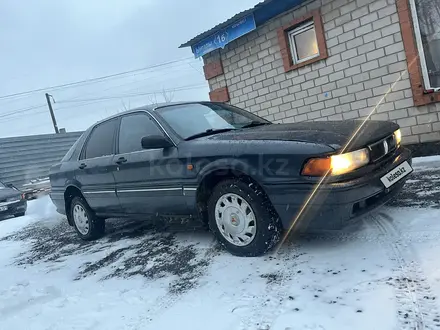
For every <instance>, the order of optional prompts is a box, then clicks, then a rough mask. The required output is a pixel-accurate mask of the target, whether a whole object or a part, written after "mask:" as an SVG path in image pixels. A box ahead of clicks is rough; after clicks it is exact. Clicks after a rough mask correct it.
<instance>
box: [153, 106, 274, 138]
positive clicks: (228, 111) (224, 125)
mask: <svg viewBox="0 0 440 330" xmlns="http://www.w3.org/2000/svg"><path fill="white" fill-rule="evenodd" d="M157 112H158V113H159V115H160V116H161V117H162V118H163V119H164V120H165V121H166V122H167V123H168V124H169V125H170V126H171V128H172V129H173V130H174V131H175V132H176V133H177V134H178V135H180V136H181V137H182V138H183V139H187V138H189V137H191V136H194V135H197V134H200V133H203V132H209V131H212V132H215V131H217V130H219V131H223V130H226V129H231V130H233V129H239V128H243V127H248V126H254V125H255V126H257V125H266V124H270V122H269V121H267V120H265V119H263V118H260V117H258V116H256V115H254V114H252V113H249V112H247V111H244V110H242V109H239V108H236V107H233V106H230V105H227V104H221V103H190V104H182V105H173V106H167V107H164V108H160V109H158V110H157Z"/></svg>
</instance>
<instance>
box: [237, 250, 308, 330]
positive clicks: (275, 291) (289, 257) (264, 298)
mask: <svg viewBox="0 0 440 330" xmlns="http://www.w3.org/2000/svg"><path fill="white" fill-rule="evenodd" d="M301 255H302V254H301V253H300V251H299V248H298V246H296V245H293V244H289V247H288V248H285V251H283V252H281V253H279V254H278V255H277V256H274V257H271V256H269V257H268V258H269V259H270V261H269V262H273V261H279V264H280V267H279V269H277V270H275V271H274V272H270V273H266V274H263V275H260V277H261V278H264V279H266V281H267V282H266V286H265V289H264V291H263V292H262V293H260V294H259V295H258V296H257V297H255V298H254V299H252V298H251V299H250V300H251V302H250V304H252V305H251V306H249V305H246V306H237V308H241V307H246V309H248V308H249V312H247V313H245V316H243V317H242V320H241V323H240V325H239V327H238V329H240V330H268V329H271V326H272V323H273V322H274V321H275V320H276V319H277V318H278V316H279V315H281V314H283V313H285V312H286V311H287V310H292V309H293V305H295V303H296V302H295V301H294V300H293V297H291V296H289V290H287V288H288V282H290V281H291V280H292V278H293V277H294V276H295V273H296V272H297V270H296V268H297V267H296V266H297V265H298V263H299V261H298V258H299V257H300V256H301ZM281 265H282V266H281Z"/></svg>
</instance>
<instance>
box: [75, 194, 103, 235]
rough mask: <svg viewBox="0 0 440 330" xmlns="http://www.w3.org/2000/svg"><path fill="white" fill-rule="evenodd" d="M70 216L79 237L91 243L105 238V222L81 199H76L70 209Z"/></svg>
mask: <svg viewBox="0 0 440 330" xmlns="http://www.w3.org/2000/svg"><path fill="white" fill-rule="evenodd" d="M70 212H71V214H70V216H71V217H72V218H71V219H72V220H73V225H74V227H75V230H76V232H77V233H78V235H79V237H81V238H82V239H83V240H86V241H90V240H94V239H98V238H100V237H102V236H104V233H105V221H104V220H103V219H101V218H98V217H97V216H96V215H95V214H94V212H93V211H92V210H91V209H90V207H89V206H88V205H87V202H86V201H85V200H84V199H82V198H81V197H74V198H73V200H72V203H71V207H70Z"/></svg>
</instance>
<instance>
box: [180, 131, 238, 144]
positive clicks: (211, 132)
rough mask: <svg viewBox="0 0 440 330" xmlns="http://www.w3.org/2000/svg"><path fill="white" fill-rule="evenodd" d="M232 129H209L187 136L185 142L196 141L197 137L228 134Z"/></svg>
mask: <svg viewBox="0 0 440 330" xmlns="http://www.w3.org/2000/svg"><path fill="white" fill-rule="evenodd" d="M234 129H235V128H210V129H207V130H206V131H204V132H201V133H197V134H194V135H191V136H188V137H187V138H186V139H185V140H186V141H188V140H193V139H197V138H199V137H204V136H209V135H213V134H217V133H224V132H229V131H232V130H234Z"/></svg>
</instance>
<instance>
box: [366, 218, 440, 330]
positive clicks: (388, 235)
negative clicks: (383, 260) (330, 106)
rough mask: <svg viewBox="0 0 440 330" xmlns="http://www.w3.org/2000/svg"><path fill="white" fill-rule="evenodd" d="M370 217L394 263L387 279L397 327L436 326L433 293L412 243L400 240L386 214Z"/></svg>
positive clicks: (438, 324) (439, 322)
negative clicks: (391, 275) (390, 289)
mask: <svg viewBox="0 0 440 330" xmlns="http://www.w3.org/2000/svg"><path fill="white" fill-rule="evenodd" d="M371 221H372V224H373V225H375V226H376V228H377V230H378V231H379V232H380V233H381V234H382V235H383V237H382V239H381V240H379V241H380V243H381V244H382V245H383V246H384V248H385V250H386V251H387V253H388V255H389V257H390V259H391V261H393V262H394V264H395V267H394V269H393V272H395V273H396V276H395V277H394V278H390V279H389V281H388V282H387V283H389V284H391V285H393V286H394V288H395V294H396V302H397V309H398V311H397V312H398V315H397V318H398V322H399V329H402V330H404V329H408V330H409V329H411V330H414V329H417V330H418V329H439V327H440V313H439V311H438V307H437V305H436V303H435V300H436V299H437V297H435V295H434V294H433V293H432V291H431V288H430V286H429V284H428V281H427V278H426V276H425V275H424V273H423V271H422V268H421V266H420V264H419V263H418V262H417V257H416V253H415V252H414V250H413V248H412V246H411V245H410V244H409V243H408V242H406V241H405V243H406V244H404V243H403V242H402V236H401V234H400V231H399V230H398V229H397V228H396V226H395V225H394V224H393V219H392V218H391V217H390V216H389V215H387V214H385V213H378V214H376V215H372V216H371Z"/></svg>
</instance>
